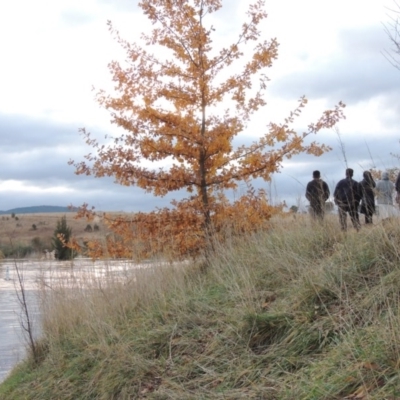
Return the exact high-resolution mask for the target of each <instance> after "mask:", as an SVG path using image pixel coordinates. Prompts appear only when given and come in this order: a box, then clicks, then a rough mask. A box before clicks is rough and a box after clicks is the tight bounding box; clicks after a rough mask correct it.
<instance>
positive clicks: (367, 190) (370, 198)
mask: <svg viewBox="0 0 400 400" xmlns="http://www.w3.org/2000/svg"><path fill="white" fill-rule="evenodd" d="M363 178H364V179H363V180H362V181H361V182H360V185H361V192H362V199H361V207H360V213H361V214H364V216H365V224H372V215H373V214H375V192H374V188H375V186H376V184H375V181H374V178H373V177H372V175H371V172H369V171H364V173H363Z"/></svg>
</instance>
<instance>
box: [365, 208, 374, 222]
mask: <svg viewBox="0 0 400 400" xmlns="http://www.w3.org/2000/svg"><path fill="white" fill-rule="evenodd" d="M372 215H373V213H372V212H371V211H369V210H368V209H367V210H366V211H365V223H366V224H372Z"/></svg>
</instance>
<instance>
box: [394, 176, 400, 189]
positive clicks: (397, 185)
mask: <svg viewBox="0 0 400 400" xmlns="http://www.w3.org/2000/svg"><path fill="white" fill-rule="evenodd" d="M394 186H395V188H396V192H397V193H400V172H399V173H398V175H397V178H396V183H395V184H394Z"/></svg>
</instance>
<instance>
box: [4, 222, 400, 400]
mask: <svg viewBox="0 0 400 400" xmlns="http://www.w3.org/2000/svg"><path fill="white" fill-rule="evenodd" d="M215 246H216V255H215V258H214V259H213V260H212V262H211V264H212V265H211V267H210V268H209V269H208V271H207V272H206V273H202V272H200V268H198V266H197V265H196V264H195V263H193V264H190V265H180V266H161V265H160V266H155V267H154V268H151V269H145V270H136V271H132V273H130V274H127V275H126V276H125V278H124V279H123V280H122V281H121V280H120V279H112V278H110V279H109V281H108V282H107V284H105V283H104V281H98V280H96V279H93V280H91V281H90V282H85V284H82V282H81V283H79V282H78V281H77V283H76V285H74V287H73V288H71V287H70V283H69V284H68V286H67V285H65V284H63V283H62V282H61V283H60V285H59V286H58V287H53V288H52V289H51V290H50V289H48V288H47V289H46V288H44V289H43V290H42V299H43V303H42V310H43V324H44V325H43V327H44V337H43V339H42V342H41V345H42V347H41V348H42V351H43V361H42V363H41V364H40V366H36V367H35V366H34V365H33V364H32V363H31V362H30V361H29V360H27V361H26V362H25V363H24V364H22V365H21V366H20V367H19V368H18V369H16V370H15V371H14V373H13V375H12V376H11V377H10V378H9V379H8V380H7V381H6V382H5V383H4V384H3V385H1V386H0V398H4V399H23V398H29V399H32V400H33V399H40V400H46V399H54V398H62V399H107V400H108V399H136V398H138V399H140V398H148V399H287V400H292V399H315V400H317V399H318V400H319V399H380V400H381V399H397V398H400V372H399V371H400V333H399V332H400V315H399V305H400V302H399V300H400V285H399V284H400V251H399V250H398V249H400V227H399V226H398V221H397V220H396V221H389V222H385V223H380V224H377V225H376V226H374V227H369V228H367V227H364V228H363V229H362V230H361V231H360V232H359V233H356V232H355V231H349V232H348V233H343V232H341V231H340V230H339V226H338V221H337V220H336V218H335V219H332V220H330V219H327V221H326V223H325V224H324V225H323V226H320V225H312V224H311V222H310V220H309V219H307V218H297V219H296V220H294V219H285V220H278V221H273V224H272V226H271V228H270V229H269V230H268V231H265V232H259V233H258V234H254V235H252V236H250V237H245V238H240V239H239V240H238V239H235V238H232V239H231V241H230V242H229V243H224V244H218V243H217V244H215ZM2 396H3V397H2Z"/></svg>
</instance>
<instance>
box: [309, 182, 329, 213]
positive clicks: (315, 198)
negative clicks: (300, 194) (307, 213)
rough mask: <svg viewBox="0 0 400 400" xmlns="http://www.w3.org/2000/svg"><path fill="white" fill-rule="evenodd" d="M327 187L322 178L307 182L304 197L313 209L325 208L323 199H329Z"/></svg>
mask: <svg viewBox="0 0 400 400" xmlns="http://www.w3.org/2000/svg"><path fill="white" fill-rule="evenodd" d="M330 194H331V193H330V191H329V187H328V185H327V184H326V182H324V181H323V180H322V179H313V180H312V181H311V182H309V183H308V184H307V188H306V199H307V200H308V201H309V202H310V207H311V208H313V209H314V210H323V209H325V205H324V204H325V201H326V200H328V199H329V195H330Z"/></svg>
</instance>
